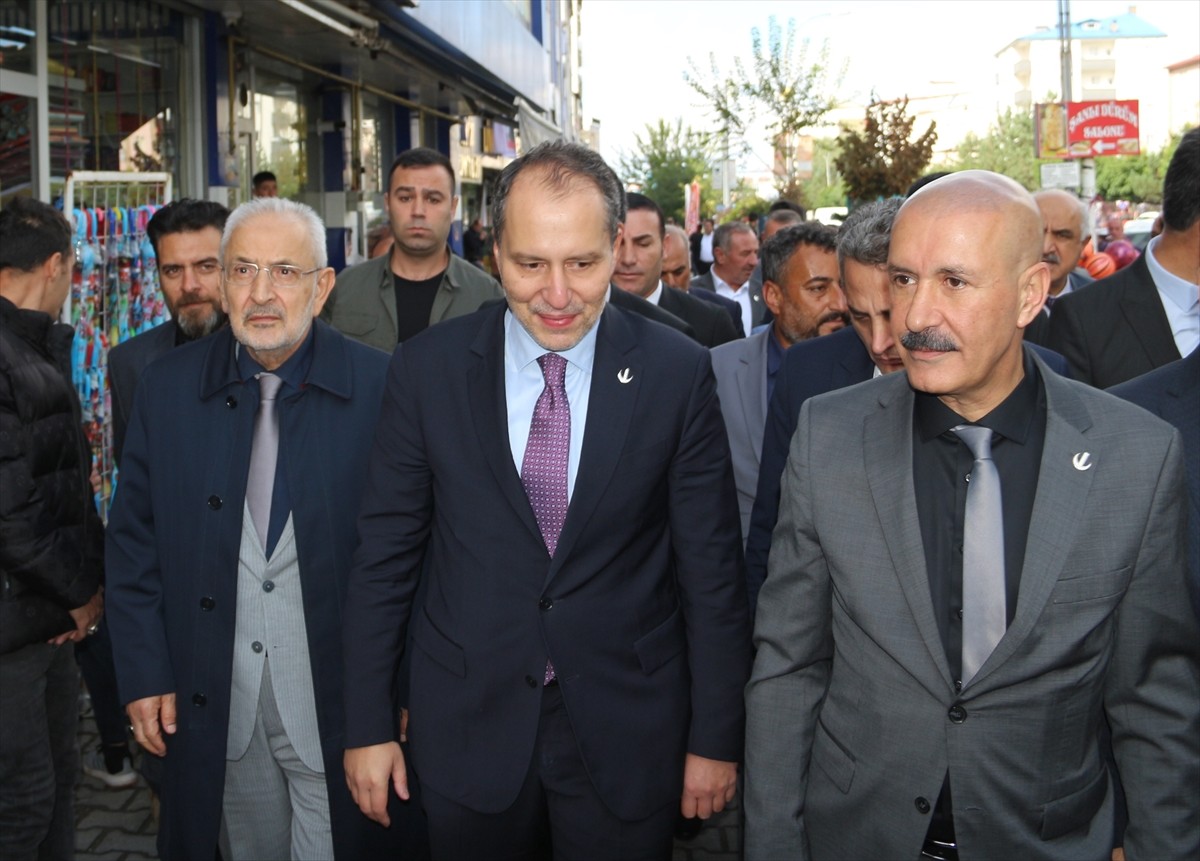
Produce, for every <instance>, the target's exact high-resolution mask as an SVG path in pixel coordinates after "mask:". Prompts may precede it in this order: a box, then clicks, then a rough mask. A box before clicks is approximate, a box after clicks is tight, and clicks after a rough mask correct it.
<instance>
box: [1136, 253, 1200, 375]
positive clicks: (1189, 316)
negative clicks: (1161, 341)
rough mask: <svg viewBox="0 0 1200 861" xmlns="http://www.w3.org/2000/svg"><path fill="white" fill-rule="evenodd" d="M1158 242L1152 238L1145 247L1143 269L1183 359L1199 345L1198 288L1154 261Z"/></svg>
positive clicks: (1199, 290) (1199, 302)
mask: <svg viewBox="0 0 1200 861" xmlns="http://www.w3.org/2000/svg"><path fill="white" fill-rule="evenodd" d="M1161 239H1162V237H1161V236H1156V237H1154V238H1153V239H1151V240H1150V244H1149V245H1147V246H1146V268H1147V269H1149V270H1150V277H1151V278H1153V279H1154V286H1155V287H1156V288H1158V298H1159V300H1160V301H1161V302H1162V306H1163V310H1164V311H1165V312H1166V313H1167V323H1168V324H1169V325H1170V326H1171V335H1172V336H1173V337H1174V338H1175V346H1176V347H1177V348H1178V349H1179V355H1181V356H1187V355H1190V354H1191V352H1192V351H1193V350H1195V349H1196V347H1197V346H1198V345H1200V286H1197V285H1196V284H1193V283H1192V282H1191V281H1188V280H1187V279H1186V278H1180V277H1179V276H1178V275H1173V274H1171V273H1170V272H1168V271H1167V270H1166V269H1164V268H1163V267H1162V265H1161V264H1160V263H1159V262H1158V260H1157V259H1155V256H1154V253H1155V249H1157V248H1158V244H1159V242H1160V241H1161Z"/></svg>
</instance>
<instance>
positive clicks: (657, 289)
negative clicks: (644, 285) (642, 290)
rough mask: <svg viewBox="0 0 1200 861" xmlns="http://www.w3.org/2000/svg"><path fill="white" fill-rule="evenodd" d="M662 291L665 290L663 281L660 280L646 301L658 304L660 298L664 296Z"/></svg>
mask: <svg viewBox="0 0 1200 861" xmlns="http://www.w3.org/2000/svg"><path fill="white" fill-rule="evenodd" d="M662 292H663V283H662V282H661V281H659V282H658V286H657V287H655V288H654V292H653V293H651V294H650V295H649V296H647V297H646V301H647V302H649V303H650V304H652V305H657V304H658V300H659V299H661V298H662Z"/></svg>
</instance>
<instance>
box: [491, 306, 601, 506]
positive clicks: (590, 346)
mask: <svg viewBox="0 0 1200 861" xmlns="http://www.w3.org/2000/svg"><path fill="white" fill-rule="evenodd" d="M605 304H607V302H606V303H605ZM599 327H600V321H599V320H597V321H596V324H595V325H594V326H592V328H591V330H589V331H588V333H587V334H586V335H584V336H583V338H582V339H581V340H580V342H579V343H578V344H576V345H575V346H574V347H572V348H571V349H569V350H564V351H563V352H561V353H559V355H560V356H562V357H563V358H564V359H566V360H567V375H566V380H565V385H566V389H567V403H568V404H569V405H570V407H571V450H570V455H569V457H570V460H569V461H568V463H567V500H568V502H569V501H570V499H571V498H572V497H573V496H574V495H575V476H576V475H577V474H578V473H579V456H580V452H582V451H583V431H584V426H585V425H586V424H587V410H588V396H589V395H590V393H591V389H592V362H593V360H594V359H595V357H596V330H597V329H598V328H599ZM546 352H547V350H545V349H544V348H543V347H541V346H539V345H538V343H537V341H535V340H533V338H532V337H530V335H529V333H528V332H526V331H525V327H524V326H522V325H521V324H520V322H519V321H518V320H517V318H516V317H514V316H513V313H512V311H508V312H507V313H505V315H504V400H505V402H506V403H507V406H508V442H509V445H510V446H511V447H512V457H513V463H514V464H516V467H517V474H518V475H520V473H521V464H522V462H523V461H524V460H525V446H526V444H527V443H528V442H529V426H530V425H531V424H532V423H533V409H534V407H536V406H537V400H538V398H539V397H540V396H541V394H542V390H543V389H545V388H546V379H545V377H543V376H542V366H541V365H539V364H538V361H537V360H538V359H539V358H540V357H541V356H543V355H544V354H545V353H546Z"/></svg>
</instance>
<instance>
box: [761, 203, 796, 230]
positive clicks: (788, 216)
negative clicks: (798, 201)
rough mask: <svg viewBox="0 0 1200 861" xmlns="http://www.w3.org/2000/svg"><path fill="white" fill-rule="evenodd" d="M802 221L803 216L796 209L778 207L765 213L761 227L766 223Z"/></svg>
mask: <svg viewBox="0 0 1200 861" xmlns="http://www.w3.org/2000/svg"><path fill="white" fill-rule="evenodd" d="M803 221H804V216H803V215H801V214H800V213H799V212H797V211H796V210H794V209H785V208H783V207H780V208H779V209H776V210H774V211H773V212H771V213H769V214H768V215H767V220H766V221H765V222H764V223H763V227H764V228H765V227H766V226H767V225H768V224H801V223H803Z"/></svg>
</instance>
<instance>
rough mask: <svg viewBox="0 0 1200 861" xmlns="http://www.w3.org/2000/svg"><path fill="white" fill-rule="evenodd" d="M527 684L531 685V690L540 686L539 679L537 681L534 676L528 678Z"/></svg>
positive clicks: (526, 679) (526, 678)
mask: <svg viewBox="0 0 1200 861" xmlns="http://www.w3.org/2000/svg"><path fill="white" fill-rule="evenodd" d="M525 684H527V685H529V687H531V688H536V687H537V686H538V682H537V679H535V678H534V677H533V676H526V677H525Z"/></svg>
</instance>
